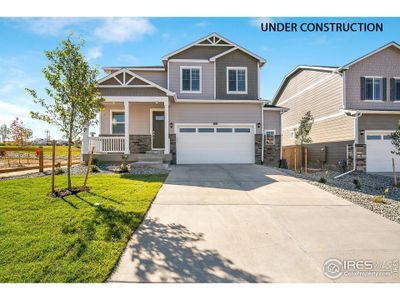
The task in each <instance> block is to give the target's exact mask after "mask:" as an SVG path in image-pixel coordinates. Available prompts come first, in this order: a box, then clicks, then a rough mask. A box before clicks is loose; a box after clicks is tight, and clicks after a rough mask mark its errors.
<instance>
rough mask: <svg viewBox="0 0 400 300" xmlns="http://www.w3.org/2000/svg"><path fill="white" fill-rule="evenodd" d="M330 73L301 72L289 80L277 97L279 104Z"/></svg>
mask: <svg viewBox="0 0 400 300" xmlns="http://www.w3.org/2000/svg"><path fill="white" fill-rule="evenodd" d="M331 74H332V73H331V72H325V71H316V70H301V71H299V72H298V73H297V74H295V75H293V76H292V77H291V78H290V81H289V83H288V84H287V85H286V87H285V88H284V90H283V91H282V93H281V95H280V96H279V97H278V103H277V104H278V105H279V102H281V101H284V100H285V99H287V98H289V97H291V96H293V95H295V94H297V93H298V92H300V91H302V90H303V89H304V88H305V87H307V86H310V85H312V84H314V83H316V82H318V81H320V80H322V79H324V78H326V77H328V76H329V75H331Z"/></svg>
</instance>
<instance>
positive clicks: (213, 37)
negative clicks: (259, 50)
mask: <svg viewBox="0 0 400 300" xmlns="http://www.w3.org/2000/svg"><path fill="white" fill-rule="evenodd" d="M192 47H219V48H221V47H226V48H227V50H229V49H231V48H235V49H238V50H241V51H243V52H244V53H246V54H248V55H250V56H252V57H253V58H255V59H256V60H258V61H259V62H260V65H261V66H262V65H264V64H265V63H266V60H265V59H264V58H262V57H260V56H258V55H256V54H254V53H252V52H250V51H249V50H247V49H245V48H243V47H241V46H239V45H237V44H235V43H233V42H231V41H229V40H228V39H226V38H224V37H222V36H221V35H219V34H217V33H212V34H210V35H208V36H206V37H203V38H201V39H199V40H197V41H195V42H193V43H191V44H188V45H186V46H184V47H182V48H180V49H178V50H176V51H174V52H171V53H169V54H167V55H165V56H163V58H162V60H163V61H166V60H168V59H170V58H171V57H172V56H174V55H176V54H178V53H181V52H183V51H185V50H187V49H189V48H192ZM223 52H225V51H222V53H223ZM217 55H219V53H218V54H217ZM217 55H215V56H217Z"/></svg>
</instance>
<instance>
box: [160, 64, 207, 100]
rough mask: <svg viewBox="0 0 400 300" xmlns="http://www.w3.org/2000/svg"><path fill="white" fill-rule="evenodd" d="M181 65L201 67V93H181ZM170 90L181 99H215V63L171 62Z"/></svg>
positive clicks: (169, 73)
mask: <svg viewBox="0 0 400 300" xmlns="http://www.w3.org/2000/svg"><path fill="white" fill-rule="evenodd" d="M181 66H193V67H194V66H199V67H201V93H181V92H180V90H181V79H180V78H181V74H180V70H181ZM168 76H169V90H170V91H171V92H175V93H176V96H177V98H178V99H179V98H180V99H207V100H210V99H214V63H194V62H193V63H192V62H187V63H181V62H170V63H169V72H168Z"/></svg>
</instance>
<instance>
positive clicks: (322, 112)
mask: <svg viewBox="0 0 400 300" xmlns="http://www.w3.org/2000/svg"><path fill="white" fill-rule="evenodd" d="M304 74H305V73H304ZM290 85H291V83H290V82H289V84H288V86H290ZM306 87H307V86H304V87H303V89H305V88H306ZM342 97H343V89H342V77H341V76H340V75H334V76H332V77H330V78H329V79H327V80H326V81H324V82H322V83H320V84H318V85H316V86H314V87H312V88H310V89H309V90H306V91H305V92H303V93H301V94H300V95H298V96H296V97H294V98H292V99H290V100H289V101H288V102H286V103H283V104H282V106H284V107H287V108H289V111H288V112H285V113H284V114H283V115H282V127H283V128H286V127H288V126H293V125H297V124H299V122H300V120H301V118H302V117H303V116H304V115H305V114H306V112H307V111H311V114H312V115H313V117H314V118H315V119H318V118H322V117H326V116H329V115H334V114H337V113H339V110H340V109H341V108H342ZM278 105H279V103H278Z"/></svg>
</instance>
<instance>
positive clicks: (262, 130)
mask: <svg viewBox="0 0 400 300" xmlns="http://www.w3.org/2000/svg"><path fill="white" fill-rule="evenodd" d="M256 130H257V129H256ZM261 164H262V165H263V164H264V103H261Z"/></svg>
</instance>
